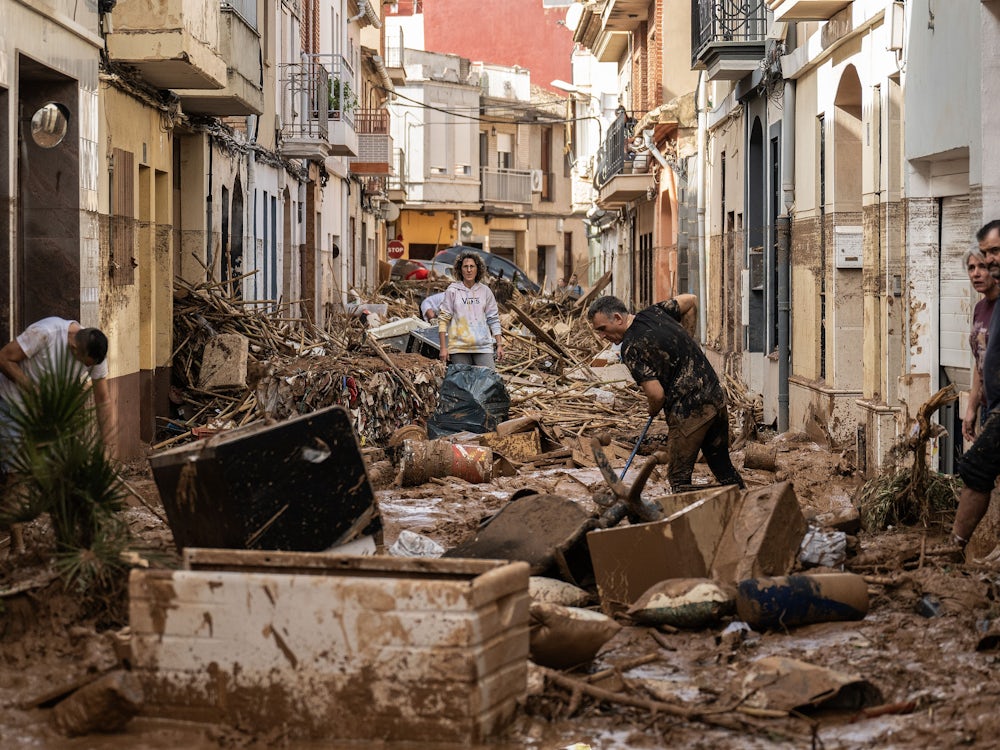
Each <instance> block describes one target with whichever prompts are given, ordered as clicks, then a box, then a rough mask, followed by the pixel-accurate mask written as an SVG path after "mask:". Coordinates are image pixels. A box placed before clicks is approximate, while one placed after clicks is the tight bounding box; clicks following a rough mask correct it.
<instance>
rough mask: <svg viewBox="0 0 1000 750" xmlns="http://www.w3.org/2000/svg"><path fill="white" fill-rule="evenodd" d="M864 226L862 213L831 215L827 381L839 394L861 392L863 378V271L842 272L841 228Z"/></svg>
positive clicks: (828, 225)
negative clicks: (838, 256)
mask: <svg viewBox="0 0 1000 750" xmlns="http://www.w3.org/2000/svg"><path fill="white" fill-rule="evenodd" d="M860 225H861V212H860V211H844V212H839V211H838V212H836V213H833V214H827V216H826V219H825V222H824V232H825V233H826V248H827V250H826V252H827V258H826V290H827V291H826V295H825V296H826V320H825V329H826V337H825V341H826V346H825V349H824V351H823V352H821V353H822V355H823V356H824V357H825V360H826V381H827V383H829V384H830V385H831V386H832V387H833V388H835V389H838V390H849V391H860V390H861V383H862V374H863V362H862V347H861V346H860V344H861V342H862V340H863V330H862V325H863V322H864V304H863V299H862V270H861V269H856V268H838V267H837V260H836V257H835V254H836V252H837V249H836V243H837V242H838V238H837V227H842V226H846V227H857V226H860Z"/></svg>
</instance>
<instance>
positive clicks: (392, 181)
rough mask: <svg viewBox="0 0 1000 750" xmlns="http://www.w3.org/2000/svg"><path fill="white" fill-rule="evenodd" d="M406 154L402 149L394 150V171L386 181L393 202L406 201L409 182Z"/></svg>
mask: <svg viewBox="0 0 1000 750" xmlns="http://www.w3.org/2000/svg"><path fill="white" fill-rule="evenodd" d="M407 174H408V171H407V166H406V152H405V151H404V150H403V149H401V148H394V149H393V150H392V170H391V172H390V173H389V178H388V179H387V180H386V190H387V191H388V194H389V200H391V201H405V200H406V180H407Z"/></svg>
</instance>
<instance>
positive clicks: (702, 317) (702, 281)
mask: <svg viewBox="0 0 1000 750" xmlns="http://www.w3.org/2000/svg"><path fill="white" fill-rule="evenodd" d="M707 83H708V82H707V81H706V80H705V72H704V71H702V72H701V73H699V74H698V97H697V101H698V243H697V249H698V299H699V301H700V302H701V304H700V305H698V332H699V335H700V337H701V341H703V342H704V341H705V340H706V339H707V338H708V328H707V322H708V321H707V318H706V313H705V310H706V308H707V307H708V304H707V302H706V300H707V298H708V284H707V280H706V275H707V274H706V270H705V266H706V262H707V261H706V257H705V255H706V253H705V168H706V162H707V159H706V139H707V138H706V136H707V129H708V112H707V111H706V110H707V107H708V95H707V92H706V91H705V87H706V85H707Z"/></svg>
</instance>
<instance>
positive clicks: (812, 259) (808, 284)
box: [790, 217, 823, 380]
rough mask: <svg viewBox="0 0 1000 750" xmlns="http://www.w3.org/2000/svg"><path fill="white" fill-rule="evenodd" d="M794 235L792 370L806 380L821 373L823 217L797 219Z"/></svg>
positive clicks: (791, 254) (792, 244) (791, 259)
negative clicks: (821, 220) (821, 236)
mask: <svg viewBox="0 0 1000 750" xmlns="http://www.w3.org/2000/svg"><path fill="white" fill-rule="evenodd" d="M791 233H792V237H791V253H790V263H791V279H790V283H791V287H792V289H791V298H792V299H791V307H792V321H793V325H792V329H791V348H792V362H791V367H790V372H791V373H792V374H793V375H798V376H800V377H802V378H805V379H807V380H815V379H817V378H819V373H820V367H819V364H820V351H821V350H820V347H819V342H820V327H821V325H822V321H821V317H820V310H821V297H820V278H821V274H822V268H823V256H822V244H821V240H820V219H819V218H818V217H810V218H802V219H798V218H797V219H795V220H794V221H793V222H792V232H791Z"/></svg>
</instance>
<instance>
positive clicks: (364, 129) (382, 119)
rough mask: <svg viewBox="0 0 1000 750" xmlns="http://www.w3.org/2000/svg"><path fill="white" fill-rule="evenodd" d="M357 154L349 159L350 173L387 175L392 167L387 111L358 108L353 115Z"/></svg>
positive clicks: (390, 137)
mask: <svg viewBox="0 0 1000 750" xmlns="http://www.w3.org/2000/svg"><path fill="white" fill-rule="evenodd" d="M354 129H355V131H357V134H358V155H357V156H356V157H355V158H353V159H351V160H350V170H351V174H358V175H362V174H363V175H388V174H389V173H390V170H391V167H392V136H390V135H389V113H388V112H386V111H385V110H384V109H360V110H358V111H357V112H356V113H355V116H354Z"/></svg>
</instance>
